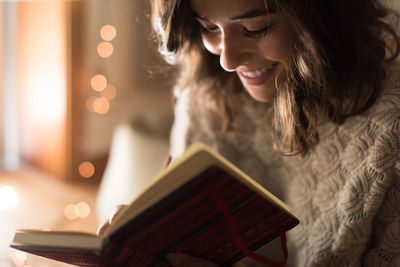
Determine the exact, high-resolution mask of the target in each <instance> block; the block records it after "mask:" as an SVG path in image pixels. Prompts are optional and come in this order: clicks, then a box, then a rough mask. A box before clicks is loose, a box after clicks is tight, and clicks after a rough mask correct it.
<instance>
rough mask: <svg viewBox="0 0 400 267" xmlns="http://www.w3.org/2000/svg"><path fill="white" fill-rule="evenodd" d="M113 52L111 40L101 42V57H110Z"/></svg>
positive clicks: (99, 50) (98, 49)
mask: <svg viewBox="0 0 400 267" xmlns="http://www.w3.org/2000/svg"><path fill="white" fill-rule="evenodd" d="M113 52H114V46H113V45H112V44H111V43H109V42H101V43H100V44H99V45H98V46H97V54H99V56H101V57H104V58H108V57H110V56H111V55H112V54H113Z"/></svg>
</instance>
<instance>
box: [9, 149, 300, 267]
mask: <svg viewBox="0 0 400 267" xmlns="http://www.w3.org/2000/svg"><path fill="white" fill-rule="evenodd" d="M298 223H299V221H298V220H297V219H296V218H295V217H294V216H293V215H292V214H291V213H290V211H289V208H288V207H287V205H286V204H284V203H283V202H282V201H280V200H279V199H278V198H277V197H275V196H274V195H272V194H271V193H270V192H268V191H267V190H266V189H265V188H263V187H262V186H261V185H259V184H257V183H256V182H255V181H254V180H252V179H251V178H250V177H248V176H247V175H246V174H245V173H243V172H242V171H241V170H239V169H238V168H237V167H235V166H234V165H233V164H232V163H230V162H229V161H228V160H226V159H225V158H223V157H222V156H221V155H219V154H218V153H216V152H215V151H213V150H212V149H211V148H209V147H207V146H206V145H204V144H201V143H196V144H194V145H192V146H191V147H189V148H188V150H187V151H186V152H185V153H184V154H183V155H182V156H181V157H180V158H178V159H176V160H175V161H174V162H173V163H172V164H171V165H170V166H169V167H168V168H167V169H165V170H164V171H163V172H162V173H160V175H159V176H157V177H156V178H154V180H153V182H152V183H151V184H150V185H149V186H148V187H147V188H146V189H145V190H144V191H143V192H142V193H141V194H140V195H139V196H138V197H137V198H136V199H135V200H134V201H133V202H132V203H131V204H130V205H128V206H126V207H125V209H124V210H123V211H122V212H120V213H119V214H118V217H117V218H116V220H115V223H113V224H112V225H111V226H110V227H109V228H107V230H106V232H105V233H104V234H103V235H101V236H96V235H92V234H87V233H80V232H66V231H40V230H17V232H16V233H15V236H14V240H13V242H12V244H11V247H13V248H16V249H19V250H22V251H26V252H28V253H32V254H36V255H39V256H43V257H47V258H50V259H54V260H57V261H61V262H66V263H70V264H74V265H78V266H169V265H168V264H167V263H166V262H165V261H164V257H165V255H166V254H167V253H168V252H174V251H179V252H183V253H187V254H189V255H192V256H197V257H202V258H206V259H209V260H211V261H213V262H215V263H217V264H219V265H222V266H228V265H231V264H233V263H234V262H236V261H238V260H240V259H241V258H243V257H244V256H246V252H245V251H244V250H248V251H254V250H256V249H257V248H259V247H261V246H263V245H264V244H266V243H268V242H269V241H271V240H272V239H274V238H276V237H278V236H279V235H282V233H283V234H284V233H285V232H286V231H287V230H289V229H291V228H293V227H294V226H296V225H297V224H298Z"/></svg>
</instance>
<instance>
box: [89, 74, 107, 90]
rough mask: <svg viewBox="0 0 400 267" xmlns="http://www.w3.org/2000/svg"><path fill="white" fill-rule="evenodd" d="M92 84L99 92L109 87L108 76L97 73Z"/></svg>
mask: <svg viewBox="0 0 400 267" xmlns="http://www.w3.org/2000/svg"><path fill="white" fill-rule="evenodd" d="M90 86H91V87H92V89H93V90H95V91H97V92H100V91H103V90H104V89H105V88H106V87H107V78H106V77H105V76H104V75H102V74H96V75H94V76H93V77H92V79H91V80H90Z"/></svg>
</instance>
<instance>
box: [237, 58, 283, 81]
mask: <svg viewBox="0 0 400 267" xmlns="http://www.w3.org/2000/svg"><path fill="white" fill-rule="evenodd" d="M278 64H279V62H276V63H274V64H272V65H270V66H267V67H265V68H261V69H256V70H252V71H237V73H238V75H239V76H240V77H241V78H242V81H243V82H244V83H246V84H249V85H260V84H262V83H264V82H265V81H266V80H268V78H269V77H270V76H271V74H272V72H273V70H274V69H275V68H276V66H277V65H278Z"/></svg>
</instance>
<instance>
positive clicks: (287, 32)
mask: <svg viewBox="0 0 400 267" xmlns="http://www.w3.org/2000/svg"><path fill="white" fill-rule="evenodd" d="M266 2H268V1H266ZM190 4H191V8H192V11H193V12H194V14H195V16H196V19H197V20H198V22H199V23H200V25H201V26H202V33H201V35H202V40H203V43H204V46H205V47H206V49H207V50H208V51H209V52H211V53H213V54H215V55H219V56H220V64H221V67H222V68H223V69H224V70H226V71H230V72H233V71H235V72H236V73H237V75H238V76H239V78H240V80H241V81H242V83H243V86H244V87H245V88H246V90H247V91H248V92H249V94H250V95H251V96H252V97H253V98H254V99H256V100H259V101H263V102H268V101H271V100H273V99H274V97H275V96H276V92H277V89H276V84H275V78H276V76H277V73H278V72H279V71H281V70H282V69H283V68H285V67H287V61H286V57H287V56H288V53H289V52H290V50H291V48H292V47H293V43H294V33H293V31H292V29H291V27H290V26H289V25H288V24H287V23H286V21H285V20H284V18H283V17H281V16H280V15H279V14H278V13H276V12H275V11H274V9H273V7H272V6H269V5H265V3H264V1H263V0H190ZM267 10H268V12H267Z"/></svg>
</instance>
